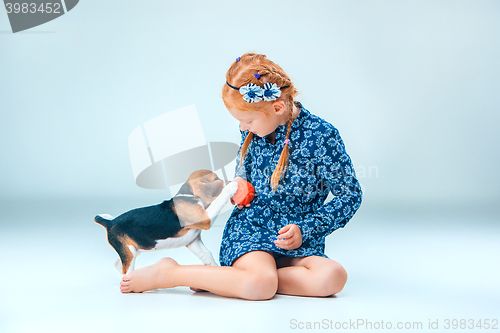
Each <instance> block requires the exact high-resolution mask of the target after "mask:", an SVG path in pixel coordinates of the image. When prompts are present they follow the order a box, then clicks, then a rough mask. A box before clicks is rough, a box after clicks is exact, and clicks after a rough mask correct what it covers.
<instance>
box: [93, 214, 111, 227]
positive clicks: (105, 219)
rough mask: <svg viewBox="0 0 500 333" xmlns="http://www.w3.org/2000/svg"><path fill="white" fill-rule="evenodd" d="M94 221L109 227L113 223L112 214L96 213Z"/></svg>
mask: <svg viewBox="0 0 500 333" xmlns="http://www.w3.org/2000/svg"><path fill="white" fill-rule="evenodd" d="M94 222H95V223H97V224H100V225H102V226H103V227H104V228H106V229H109V228H110V227H111V226H112V225H113V216H111V215H108V214H101V215H96V217H94Z"/></svg>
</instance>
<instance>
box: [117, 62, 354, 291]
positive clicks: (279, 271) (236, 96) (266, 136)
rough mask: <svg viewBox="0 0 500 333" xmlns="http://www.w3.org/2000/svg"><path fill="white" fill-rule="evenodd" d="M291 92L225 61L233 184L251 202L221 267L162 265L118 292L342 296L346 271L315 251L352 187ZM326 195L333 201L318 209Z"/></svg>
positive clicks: (336, 146) (346, 166)
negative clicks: (234, 148) (181, 289)
mask: <svg viewBox="0 0 500 333" xmlns="http://www.w3.org/2000/svg"><path fill="white" fill-rule="evenodd" d="M296 95H297V90H296V89H295V87H294V85H293V83H292V82H291V80H290V78H289V77H288V76H287V75H286V74H285V72H284V71H283V70H282V69H281V67H279V66H278V65H276V64H275V63H273V62H272V61H270V60H268V59H267V58H266V56H265V55H260V54H253V53H247V54H244V55H243V56H241V57H238V58H237V59H236V61H235V62H233V64H232V65H231V67H230V68H229V70H228V71H227V74H226V84H225V85H224V87H223V88H222V98H223V100H224V104H225V106H226V108H227V109H228V111H229V113H231V115H232V116H233V117H234V118H236V119H237V120H238V121H239V123H240V131H241V135H242V143H241V147H240V151H239V154H238V159H237V168H236V170H237V171H236V176H237V177H236V178H235V179H234V181H238V180H240V179H241V178H245V179H247V180H248V181H249V182H250V183H252V184H253V186H254V188H255V192H256V197H255V199H254V200H253V201H252V202H251V203H250V204H248V205H246V206H245V207H243V206H238V207H237V208H235V209H234V210H233V212H232V214H231V216H230V218H229V220H228V221H227V223H226V227H225V230H224V234H223V239H222V244H221V248H220V255H219V257H220V263H221V265H222V266H221V267H218V266H216V267H214V266H199V265H192V266H180V265H178V264H177V263H176V262H175V261H174V260H172V259H170V258H164V259H162V260H160V261H159V262H157V263H156V264H154V265H152V266H148V267H145V268H142V269H138V270H136V271H132V272H131V273H129V274H127V275H125V276H124V277H123V279H122V281H121V287H120V288H121V291H122V292H123V293H128V292H141V291H145V290H151V289H157V288H172V287H176V286H189V287H191V289H193V290H208V291H211V292H213V293H215V294H218V295H222V296H228V297H239V298H244V299H249V300H265V299H270V298H272V297H273V296H274V295H275V294H276V293H280V294H288V295H298V296H329V295H333V294H336V293H338V292H340V291H341V290H342V289H343V287H344V285H345V283H346V281H347V273H346V272H345V270H344V268H343V267H342V266H341V265H340V264H339V263H337V262H335V261H333V260H331V259H329V258H328V257H327V256H326V255H325V254H324V248H325V237H326V236H327V235H329V234H330V233H332V232H333V231H334V230H336V229H338V228H341V227H344V226H345V224H346V223H347V222H348V221H349V220H350V219H351V218H352V216H353V215H354V213H355V212H356V210H357V209H358V208H359V206H360V204H361V188H360V185H359V183H358V181H357V179H356V175H355V173H354V169H353V166H352V164H351V160H350V158H349V156H348V155H347V153H346V151H345V148H344V144H343V142H342V139H341V137H340V135H339V133H338V131H337V129H336V128H335V127H333V126H332V125H331V124H330V123H328V122H326V121H325V120H323V119H321V118H319V117H317V116H315V115H313V114H311V113H310V112H309V111H308V110H306V109H305V108H304V107H303V106H302V105H301V104H300V103H298V102H294V97H295V96H296ZM330 192H331V193H332V194H333V195H334V197H333V199H332V200H331V201H329V202H328V203H324V201H325V199H326V197H327V195H328V193H330Z"/></svg>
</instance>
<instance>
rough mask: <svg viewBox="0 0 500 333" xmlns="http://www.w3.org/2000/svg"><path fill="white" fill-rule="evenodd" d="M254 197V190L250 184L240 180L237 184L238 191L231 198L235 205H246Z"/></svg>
mask: <svg viewBox="0 0 500 333" xmlns="http://www.w3.org/2000/svg"><path fill="white" fill-rule="evenodd" d="M254 197H255V189H254V188H253V186H252V184H250V183H249V182H247V181H246V180H240V181H239V182H238V190H237V191H236V193H235V194H234V195H233V197H232V198H231V199H232V200H233V201H234V202H235V203H236V204H237V205H242V206H245V205H248V204H249V203H250V202H252V200H253V198H254Z"/></svg>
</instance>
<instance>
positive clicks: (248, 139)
mask: <svg viewBox="0 0 500 333" xmlns="http://www.w3.org/2000/svg"><path fill="white" fill-rule="evenodd" d="M252 139H253V133H252V132H248V134H247V137H246V138H245V141H244V142H243V144H242V145H241V151H240V164H239V165H238V169H241V165H242V164H243V160H244V159H245V156H246V155H247V151H248V146H249V145H250V142H252Z"/></svg>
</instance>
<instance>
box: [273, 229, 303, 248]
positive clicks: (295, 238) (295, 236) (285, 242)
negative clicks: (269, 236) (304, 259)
mask: <svg viewBox="0 0 500 333" xmlns="http://www.w3.org/2000/svg"><path fill="white" fill-rule="evenodd" d="M278 233H279V236H278V239H277V240H275V241H274V244H275V245H276V246H277V247H279V248H282V249H285V250H294V249H296V248H298V247H300V246H301V245H302V232H301V231H300V228H299V226H298V225H296V224H288V225H286V226H284V227H283V228H281V229H280V231H278Z"/></svg>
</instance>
